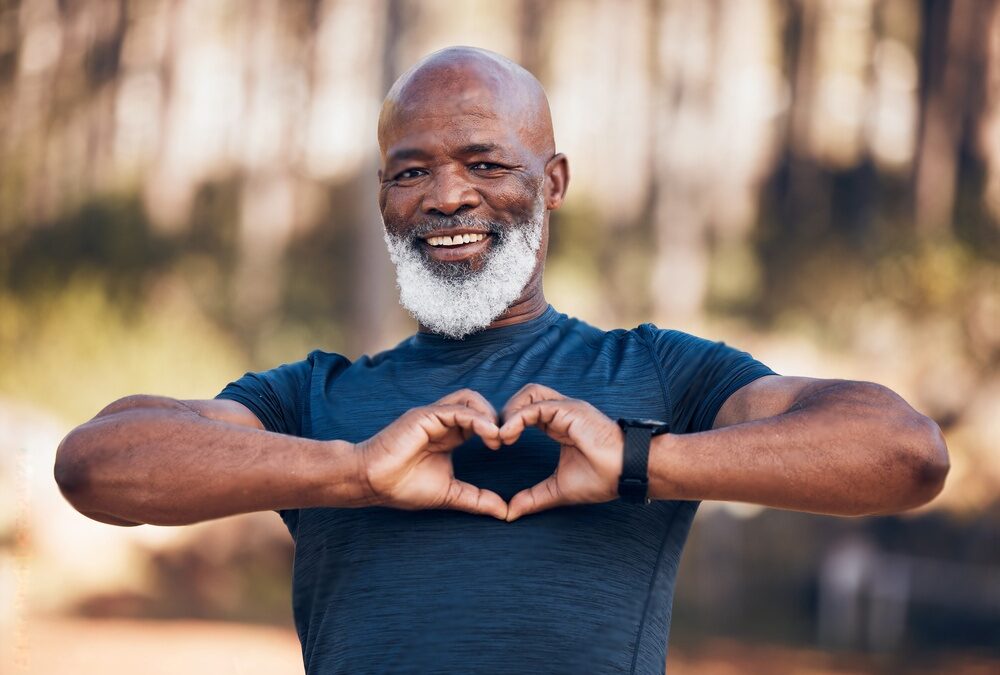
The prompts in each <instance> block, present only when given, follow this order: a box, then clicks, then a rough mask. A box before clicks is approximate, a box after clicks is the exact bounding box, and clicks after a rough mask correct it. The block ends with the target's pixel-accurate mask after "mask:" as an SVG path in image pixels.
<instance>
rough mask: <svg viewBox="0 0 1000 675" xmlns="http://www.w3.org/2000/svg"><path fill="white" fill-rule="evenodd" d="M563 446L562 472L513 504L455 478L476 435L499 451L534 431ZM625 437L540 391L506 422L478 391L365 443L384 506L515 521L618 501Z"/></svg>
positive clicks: (525, 391)
mask: <svg viewBox="0 0 1000 675" xmlns="http://www.w3.org/2000/svg"><path fill="white" fill-rule="evenodd" d="M532 426H533V427H537V428H539V429H540V430H542V431H543V432H544V433H546V434H547V435H548V436H549V437H550V438H552V439H553V440H555V441H556V442H557V443H559V446H560V450H559V461H558V464H557V466H556V469H555V471H554V472H553V473H552V475H550V476H549V477H548V478H546V479H544V480H542V481H541V482H539V483H537V484H536V485H534V486H532V487H530V488H527V489H525V490H521V491H520V492H518V493H517V494H515V495H514V496H513V497H512V498H511V500H510V502H509V503H508V502H505V501H504V500H503V498H502V497H500V495H498V494H496V493H495V492H493V491H491V490H486V489H482V488H479V487H476V486H475V485H472V484H470V483H466V482H464V481H460V480H458V479H456V478H455V477H454V472H453V467H452V464H451V451H452V450H454V449H455V448H456V447H458V446H459V445H460V444H461V443H463V442H464V441H466V440H468V439H469V438H471V437H472V436H473V435H477V436H479V437H480V438H481V439H482V441H483V443H484V444H485V445H486V447H487V448H489V449H491V450H494V451H498V450H501V448H502V447H503V446H504V445H513V444H514V443H516V442H517V441H518V439H519V438H520V437H521V434H522V433H524V430H525V429H526V428H527V427H532ZM623 445H624V436H623V434H622V431H621V429H620V428H619V426H618V424H617V423H616V422H615V421H613V420H611V419H610V418H609V417H607V416H606V415H605V414H604V413H602V412H601V411H600V410H598V409H597V408H595V407H594V406H592V405H591V404H589V403H587V402H586V401H581V400H578V399H573V398H569V397H566V396H563V395H562V394H560V393H559V392H557V391H556V390H554V389H551V388H549V387H546V386H544V385H540V384H528V385H525V386H524V387H522V388H521V389H520V390H519V391H518V392H517V393H516V394H514V395H513V396H512V397H511V398H510V399H509V400H508V401H507V403H506V404H505V405H504V407H503V410H502V411H501V413H500V414H499V415H498V414H497V412H496V410H495V409H494V408H493V406H491V405H490V404H489V402H488V401H486V399H485V398H484V397H483V396H482V395H481V394H479V393H478V392H475V391H472V390H469V389H462V390H459V391H456V392H453V393H452V394H449V395H448V396H445V397H444V398H442V399H440V400H439V401H437V402H435V403H434V404H432V405H429V406H424V407H422V408H414V409H412V410H410V411H408V412H406V413H404V414H403V415H402V416H400V418H399V419H397V420H396V422H394V423H393V424H391V425H389V426H388V427H386V428H385V429H384V430H383V431H382V432H380V433H379V434H377V435H376V436H374V437H372V438H371V439H369V440H368V441H366V442H365V443H363V444H362V446H363V447H362V451H363V454H364V464H365V466H366V475H367V478H368V483H369V487H370V488H371V489H372V493H373V494H376V495H379V503H380V504H383V505H387V506H394V507H397V508H403V509H423V508H453V509H458V510H462V511H468V512H471V513H477V514H482V515H491V516H493V517H495V518H498V519H501V520H506V521H507V522H512V521H514V520H517V519H518V518H520V517H522V516H525V515H528V514H531V513H537V512H539V511H544V510H546V509H551V508H555V507H557V506H567V505H570V504H594V503H601V502H607V501H611V500H613V499H615V498H617V496H618V478H619V475H620V474H621V468H622V453H623Z"/></svg>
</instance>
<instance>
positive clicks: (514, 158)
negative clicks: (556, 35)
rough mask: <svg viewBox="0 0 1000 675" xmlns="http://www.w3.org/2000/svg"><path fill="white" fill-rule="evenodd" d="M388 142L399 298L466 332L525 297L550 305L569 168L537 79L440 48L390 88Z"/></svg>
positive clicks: (389, 209) (423, 316) (389, 211)
mask: <svg viewBox="0 0 1000 675" xmlns="http://www.w3.org/2000/svg"><path fill="white" fill-rule="evenodd" d="M379 145H380V148H381V151H382V167H381V170H380V171H379V178H380V191H379V205H380V207H381V212H382V219H383V222H384V224H385V230H386V241H387V244H388V246H389V251H390V255H391V257H392V259H393V262H394V263H395V264H396V268H397V281H398V282H399V286H400V292H401V297H400V300H401V302H402V303H403V305H404V306H405V307H406V308H407V309H408V310H410V312H411V313H412V314H414V316H415V317H416V318H417V319H418V321H420V323H421V325H422V326H424V327H425V328H427V329H429V330H433V331H435V332H440V333H444V334H446V335H451V336H453V337H461V336H462V335H464V334H468V333H470V332H473V331H475V330H479V329H482V328H485V327H487V326H489V325H491V324H494V323H495V322H497V320H498V318H499V319H502V318H503V316H504V315H505V313H506V314H510V313H511V311H512V308H515V307H517V306H518V305H519V304H520V305H523V304H525V303H527V304H529V305H530V304H532V303H534V304H536V305H537V304H539V303H540V305H541V307H542V308H544V298H542V297H541V270H542V266H543V261H544V256H545V249H546V243H547V224H548V210H551V209H554V208H557V207H558V206H559V205H560V204H561V203H562V197H563V193H564V192H565V186H566V180H567V170H566V160H565V157H563V156H562V155H557V154H555V151H554V143H553V141H552V127H551V120H550V117H549V111H548V104H547V102H546V101H545V95H544V92H543V91H542V89H541V86H540V85H539V84H538V82H537V80H535V79H534V77H532V76H531V75H530V74H529V73H527V71H525V70H523V69H522V68H520V67H519V66H517V65H515V64H513V63H512V62H510V61H507V60H506V59H504V58H503V57H499V56H497V55H495V54H491V53H489V52H483V51H481V50H473V49H468V48H457V49H449V50H444V51H442V52H437V53H436V54H433V55H431V56H430V57H428V58H427V59H425V60H424V61H423V62H422V63H421V64H419V65H418V66H417V67H415V68H414V69H413V70H411V71H410V72H408V73H406V74H405V75H403V76H402V77H401V78H400V80H399V81H397V83H396V84H395V85H394V86H393V88H392V90H391V91H390V92H389V95H388V96H387V97H386V101H385V104H384V106H383V109H382V114H381V116H380V118H379ZM528 313H530V312H528ZM470 315H471V316H470ZM529 318H530V317H529Z"/></svg>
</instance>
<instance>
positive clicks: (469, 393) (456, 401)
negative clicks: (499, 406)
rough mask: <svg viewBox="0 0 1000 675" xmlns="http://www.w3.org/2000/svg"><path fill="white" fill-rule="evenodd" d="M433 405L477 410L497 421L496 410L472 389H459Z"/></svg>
mask: <svg viewBox="0 0 1000 675" xmlns="http://www.w3.org/2000/svg"><path fill="white" fill-rule="evenodd" d="M435 405H464V406H468V407H469V408H472V409H473V410H478V411H479V412H481V413H483V414H484V415H486V416H487V417H490V418H492V419H493V420H496V419H497V411H496V408H494V407H493V405H492V404H491V403H490V402H489V401H487V400H486V398H485V397H484V396H483V395H482V394H480V393H479V392H478V391H475V390H473V389H459V390H458V391H453V392H452V393H450V394H448V395H447V396H445V397H444V398H442V399H440V400H439V401H437V402H436V403H435Z"/></svg>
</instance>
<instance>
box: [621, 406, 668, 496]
mask: <svg viewBox="0 0 1000 675" xmlns="http://www.w3.org/2000/svg"><path fill="white" fill-rule="evenodd" d="M618 426H620V427H621V428H622V432H623V433H624V435H625V448H624V452H623V453H622V475H621V477H620V478H619V479H618V496H619V498H621V500H622V501H623V502H629V503H631V504H648V503H649V502H650V501H651V500H650V499H649V497H648V496H647V492H648V490H649V444H650V441H652V439H653V436H659V435H660V434H665V433H667V432H668V431H670V425H669V424H668V423H666V422H663V421H660V420H651V419H629V418H625V417H622V418H620V419H619V420H618Z"/></svg>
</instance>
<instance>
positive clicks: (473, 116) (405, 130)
mask: <svg viewBox="0 0 1000 675" xmlns="http://www.w3.org/2000/svg"><path fill="white" fill-rule="evenodd" d="M386 112H387V113H388V115H387V117H386V124H385V125H384V127H383V129H382V131H383V134H382V139H381V140H382V153H383V157H387V156H389V155H390V154H391V153H392V152H393V150H395V149H398V148H400V147H411V146H419V147H421V149H424V150H428V151H430V150H431V149H432V148H433V149H437V150H445V151H447V150H448V149H451V148H454V147H458V146H467V145H470V144H480V145H485V144H493V145H497V146H499V147H500V148H502V149H510V150H514V151H520V150H522V149H523V148H524V140H525V139H524V135H525V132H526V129H525V124H524V115H523V112H519V111H517V110H512V109H511V106H510V105H509V103H505V102H502V101H497V100H496V99H495V97H494V96H492V94H491V93H490V92H489V91H488V90H487V89H485V88H479V87H469V88H465V89H463V90H460V91H453V92H448V94H447V95H444V96H437V97H431V96H423V97H419V98H417V97H413V98H410V99H409V100H407V101H405V102H400V103H397V104H393V105H392V106H391V108H390V109H389V110H388V111H386Z"/></svg>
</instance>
